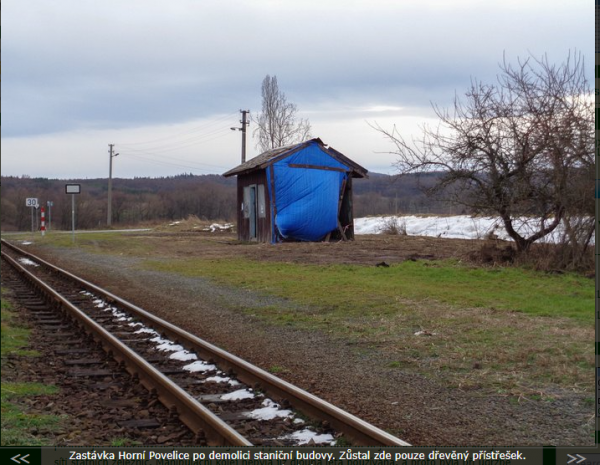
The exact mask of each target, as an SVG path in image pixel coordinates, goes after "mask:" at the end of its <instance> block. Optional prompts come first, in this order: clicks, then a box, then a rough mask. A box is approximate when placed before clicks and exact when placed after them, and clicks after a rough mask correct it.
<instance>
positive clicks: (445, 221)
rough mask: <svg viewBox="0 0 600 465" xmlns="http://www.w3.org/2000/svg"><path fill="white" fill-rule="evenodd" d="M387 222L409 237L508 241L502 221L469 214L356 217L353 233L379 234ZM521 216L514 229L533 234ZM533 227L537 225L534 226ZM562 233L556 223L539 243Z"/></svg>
mask: <svg viewBox="0 0 600 465" xmlns="http://www.w3.org/2000/svg"><path fill="white" fill-rule="evenodd" d="M390 222H396V224H397V225H398V226H399V227H400V228H402V229H406V234H407V235H409V236H431V237H446V238H451V239H485V238H486V237H488V236H489V235H493V236H494V237H497V238H498V239H502V240H507V241H512V239H511V238H510V237H509V235H508V234H507V233H506V231H505V230H504V226H503V223H502V220H501V219H500V218H495V217H474V216H469V215H455V216H426V217H420V216H411V215H408V216H378V217H368V218H356V219H355V220H354V233H355V234H382V233H383V232H385V230H386V225H388V224H389V223H390ZM528 222H532V220H529V221H527V220H526V219H525V218H522V219H516V220H515V221H514V225H515V230H516V231H517V232H519V233H521V234H525V235H526V236H528V235H530V234H532V233H533V229H532V225H530V224H528ZM535 226H537V225H535ZM562 233H563V228H562V225H559V226H558V227H557V228H556V230H554V231H553V233H551V234H549V235H548V236H546V237H544V238H542V239H540V241H542V242H558V241H559V238H560V236H561V235H562Z"/></svg>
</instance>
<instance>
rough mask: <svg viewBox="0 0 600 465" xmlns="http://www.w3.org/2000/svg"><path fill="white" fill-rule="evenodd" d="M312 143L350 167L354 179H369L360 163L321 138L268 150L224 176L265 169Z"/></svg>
mask: <svg viewBox="0 0 600 465" xmlns="http://www.w3.org/2000/svg"><path fill="white" fill-rule="evenodd" d="M311 143H316V144H318V145H319V146H320V148H321V150H323V151H324V152H325V153H327V154H328V155H329V156H331V157H333V158H335V159H336V160H338V161H339V162H341V163H342V164H344V165H346V166H348V167H349V168H350V169H351V172H352V177H353V178H366V177H367V173H368V171H367V169H366V168H363V167H362V166H360V165H359V164H358V163H355V162H353V161H352V160H350V159H349V158H348V157H346V156H345V155H343V154H341V153H340V152H338V151H337V150H335V149H334V148H332V147H329V146H327V145H325V144H324V143H323V141H322V140H321V139H319V138H315V139H310V140H307V141H304V142H301V143H299V144H292V145H287V146H285V147H278V148H276V149H271V150H267V151H266V152H263V153H261V154H260V155H257V156H256V157H254V158H252V159H250V160H248V161H247V162H245V163H242V164H241V165H238V166H236V167H235V168H232V169H230V170H229V171H227V172H226V173H223V176H225V177H229V176H234V175H240V174H246V173H250V172H252V171H256V170H261V169H265V168H266V167H267V166H269V165H271V164H272V163H275V162H276V161H278V160H281V159H282V158H285V157H287V156H289V155H292V154H293V153H296V152H298V151H300V150H302V149H303V148H305V147H307V146H308V145H309V144H311Z"/></svg>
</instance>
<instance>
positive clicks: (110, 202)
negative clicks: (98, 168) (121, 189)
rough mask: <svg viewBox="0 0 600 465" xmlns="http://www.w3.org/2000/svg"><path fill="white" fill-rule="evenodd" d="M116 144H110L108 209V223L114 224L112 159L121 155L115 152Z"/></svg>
mask: <svg viewBox="0 0 600 465" xmlns="http://www.w3.org/2000/svg"><path fill="white" fill-rule="evenodd" d="M114 146H115V144H108V162H109V163H108V209H107V213H106V225H107V226H110V225H111V224H112V160H113V158H114V157H116V156H117V155H119V154H118V153H113V147H114Z"/></svg>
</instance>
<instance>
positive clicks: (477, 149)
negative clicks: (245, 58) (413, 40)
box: [375, 54, 594, 251]
mask: <svg viewBox="0 0 600 465" xmlns="http://www.w3.org/2000/svg"><path fill="white" fill-rule="evenodd" d="M500 70H501V73H500V74H499V76H498V80H497V83H496V84H492V85H488V84H483V83H481V82H478V81H475V80H472V82H471V86H470V88H469V90H468V91H467V92H466V93H465V97H464V100H461V99H459V98H458V97H457V96H456V97H455V99H454V106H453V108H452V109H451V110H446V109H441V108H439V107H438V106H437V105H433V108H434V111H435V113H436V115H437V116H438V117H439V119H440V123H439V125H438V127H437V128H430V127H427V126H425V127H423V136H422V137H421V138H419V139H417V140H414V139H413V140H412V141H410V142H408V141H406V140H405V139H404V138H403V137H402V136H401V135H400V133H399V131H398V130H397V129H396V127H394V128H393V129H392V130H391V131H389V130H385V129H382V128H381V127H380V126H378V125H376V126H375V129H377V130H378V131H380V132H381V133H383V134H384V135H385V136H386V137H388V138H389V139H390V140H391V141H392V142H393V143H394V144H395V146H396V151H395V152H393V153H395V154H396V155H397V156H398V159H397V162H396V166H397V168H398V170H399V171H400V172H401V173H424V172H430V171H442V172H444V173H445V174H444V176H443V177H442V178H441V181H440V182H439V183H437V184H436V185H435V186H434V187H433V188H432V189H430V193H432V194H436V193H437V194H440V193H443V195H444V196H446V198H447V199H448V200H450V201H453V202H456V203H458V204H460V205H464V206H466V207H468V208H469V209H470V210H471V211H472V212H473V213H485V214H497V215H499V216H500V218H501V220H502V223H503V225H504V228H505V229H506V232H507V233H508V235H509V236H510V237H511V238H512V239H513V240H514V241H515V244H516V246H517V250H519V251H524V250H527V249H528V248H529V247H530V246H531V244H532V243H534V242H535V241H537V240H539V239H541V238H543V237H544V236H546V235H548V234H550V233H552V232H553V231H554V230H555V229H556V228H557V226H558V225H559V224H560V223H561V221H563V220H564V219H565V218H570V219H571V224H574V223H575V222H574V221H573V219H574V218H575V217H577V216H579V215H582V214H589V213H590V212H589V211H588V210H589V206H588V205H585V201H584V197H585V198H587V197H589V195H590V194H589V192H592V190H591V186H592V185H593V178H592V177H589V179H588V176H586V174H588V173H589V171H590V167H592V166H593V165H594V139H593V137H594V136H593V126H594V113H593V108H592V105H593V102H594V100H593V98H592V94H591V90H590V88H589V85H588V82H587V80H586V78H585V74H584V62H583V58H582V57H581V55H580V54H573V55H572V54H569V55H568V57H567V59H566V61H565V62H564V63H562V64H561V65H559V66H557V65H553V64H551V63H550V62H549V61H548V58H547V56H543V57H542V58H540V59H537V58H534V57H529V58H528V59H526V60H518V62H517V65H516V66H513V65H510V64H508V63H507V62H506V59H504V60H503V62H502V64H501V65H500ZM575 187H577V191H575V190H574V188H575ZM580 187H583V188H584V191H585V192H588V193H587V194H586V195H585V196H583V195H580V194H579V188H580ZM586 189H588V190H586ZM592 216H593V214H592ZM523 221H525V223H527V224H522V223H523ZM584 236H585V237H587V236H586V235H585V234H584ZM571 237H574V236H573V235H571Z"/></svg>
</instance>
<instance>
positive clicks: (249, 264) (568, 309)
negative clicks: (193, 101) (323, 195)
mask: <svg viewBox="0 0 600 465" xmlns="http://www.w3.org/2000/svg"><path fill="white" fill-rule="evenodd" d="M178 240H181V241H183V240H184V239H182V238H180V239H178V238H169V239H165V238H159V237H149V236H148V237H145V236H143V235H139V236H130V235H124V234H117V233H114V234H85V235H81V236H80V237H78V238H77V243H76V244H77V247H81V248H85V249H86V250H88V251H91V252H94V253H110V254H116V255H129V256H133V257H140V258H143V260H142V261H141V262H140V264H139V266H140V267H143V268H145V269H151V270H157V271H163V272H171V273H177V274H181V275H185V276H198V277H204V278H209V279H212V280H214V282H215V283H218V284H221V285H228V286H234V287H242V288H245V289H248V290H250V291H253V292H257V293H262V294H264V295H274V296H278V297H282V298H285V299H288V300H289V301H290V302H293V303H296V304H298V305H290V306H271V307H252V308H239V309H235V310H238V311H240V312H246V313H248V314H251V315H254V316H255V317H257V318H261V319H262V320H263V321H265V322H266V323H267V324H271V325H286V326H292V327H299V328H304V329H307V330H315V331H322V332H325V333H327V334H329V335H331V337H334V338H339V339H344V340H347V341H351V342H352V343H353V345H354V346H355V347H357V350H369V351H377V352H378V354H380V355H381V359H382V360H384V361H385V362H384V363H385V364H386V366H387V367H388V368H389V369H390V370H403V371H408V372H414V373H418V374H421V375H425V376H428V377H431V378H435V379H438V380H440V381H441V382H443V383H445V384H446V385H448V386H450V387H455V388H460V389H463V390H473V391H474V392H480V393H481V394H482V395H485V394H488V393H494V394H501V395H506V396H511V397H514V398H515V399H521V398H524V397H525V398H528V399H550V398H555V397H558V396H560V393H561V392H564V391H565V390H568V391H570V392H573V391H574V392H581V393H585V394H586V396H587V395H588V394H589V399H590V402H591V403H593V402H594V400H593V385H594V342H593V341H594V303H593V302H594V292H595V290H594V287H595V283H594V281H593V280H592V279H589V278H586V277H582V276H580V275H575V274H567V273H565V274H547V273H543V272H536V271H532V270H528V269H525V268H518V267H481V266H476V265H473V264H470V263H467V262H461V261H457V260H453V259H448V260H437V261H430V260H417V261H410V260H406V261H403V262H401V263H397V264H392V266H390V267H375V266H361V265H322V264H321V265H319V264H311V265H301V264H298V263H287V262H286V257H285V256H282V257H281V261H279V262H278V261H273V260H269V261H265V260H261V259H260V258H247V257H246V258H243V257H239V256H238V257H233V255H234V254H231V256H223V257H218V258H206V256H204V257H203V256H198V255H199V253H196V252H195V251H197V250H200V249H204V248H209V247H211V244H210V242H207V241H206V240H205V239H203V238H201V237H199V238H197V239H196V238H194V239H193V242H194V248H193V249H192V252H190V251H184V252H182V251H181V250H180V249H178V244H177V241H178ZM185 240H187V241H188V242H191V241H192V240H190V239H189V238H187V239H185ZM45 243H46V244H47V245H48V246H67V247H71V246H72V244H71V241H70V237H68V236H56V238H46V239H45ZM226 247H227V246H226ZM230 248H231V247H230ZM324 250H333V249H324ZM328 253H329V252H328Z"/></svg>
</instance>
